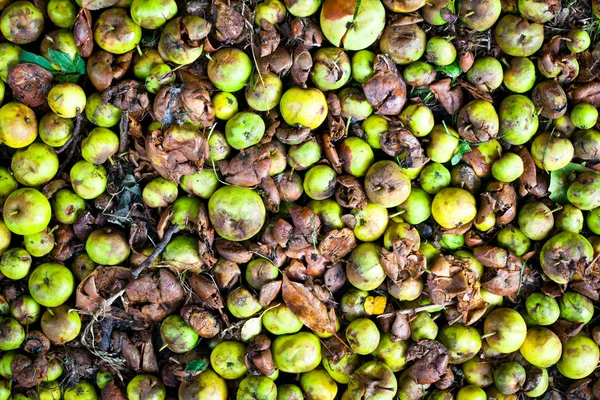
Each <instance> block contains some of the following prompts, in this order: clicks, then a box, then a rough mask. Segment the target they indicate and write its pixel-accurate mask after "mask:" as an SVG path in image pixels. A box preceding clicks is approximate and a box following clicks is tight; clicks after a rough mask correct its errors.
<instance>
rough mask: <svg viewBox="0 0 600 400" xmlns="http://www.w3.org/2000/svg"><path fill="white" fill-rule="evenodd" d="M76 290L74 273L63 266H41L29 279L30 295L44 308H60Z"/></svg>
mask: <svg viewBox="0 0 600 400" xmlns="http://www.w3.org/2000/svg"><path fill="white" fill-rule="evenodd" d="M74 289H75V278H74V277H73V273H72V272H71V271H70V270H69V269H68V268H67V267H65V266H64V265H62V264H58V263H45V264H41V265H39V266H38V267H37V268H36V269H34V270H33V272H32V273H31V276H30V277H29V293H30V294H31V297H33V299H34V300H35V301H37V302H38V303H40V304H41V305H43V306H44V307H58V306H60V305H61V304H63V303H64V302H65V301H67V300H68V299H69V297H70V296H71V294H72V293H73V290H74Z"/></svg>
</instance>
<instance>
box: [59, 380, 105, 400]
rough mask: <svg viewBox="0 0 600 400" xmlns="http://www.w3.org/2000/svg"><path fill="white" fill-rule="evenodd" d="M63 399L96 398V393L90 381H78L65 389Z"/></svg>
mask: <svg viewBox="0 0 600 400" xmlns="http://www.w3.org/2000/svg"><path fill="white" fill-rule="evenodd" d="M63 400H98V394H97V393H96V389H95V388H94V385H93V384H92V383H91V382H88V381H80V382H79V383H78V384H77V385H75V386H73V387H68V388H66V389H65V393H64V396H63Z"/></svg>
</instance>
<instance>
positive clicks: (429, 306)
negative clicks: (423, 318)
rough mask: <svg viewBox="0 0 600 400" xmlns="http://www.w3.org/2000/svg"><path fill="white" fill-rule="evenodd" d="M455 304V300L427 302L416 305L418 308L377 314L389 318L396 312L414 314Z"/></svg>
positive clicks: (379, 316)
mask: <svg viewBox="0 0 600 400" xmlns="http://www.w3.org/2000/svg"><path fill="white" fill-rule="evenodd" d="M453 304H455V303H454V302H453V301H447V302H445V303H442V304H427V305H426V306H421V307H416V308H410V309H407V310H398V311H394V312H390V313H385V314H380V315H378V316H377V318H388V317H393V316H394V315H396V313H398V314H414V313H418V312H421V311H429V310H434V309H436V308H440V307H442V308H446V307H448V306H451V305H453Z"/></svg>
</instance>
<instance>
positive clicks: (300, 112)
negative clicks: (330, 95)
mask: <svg viewBox="0 0 600 400" xmlns="http://www.w3.org/2000/svg"><path fill="white" fill-rule="evenodd" d="M279 110H280V112H281V116H282V117H283V119H284V120H285V122H287V123H288V125H291V126H296V127H300V126H303V127H306V128H309V129H311V130H313V129H317V128H318V127H319V126H321V124H322V123H323V122H324V121H325V119H326V118H327V111H328V108H327V99H326V98H325V95H324V94H323V92H321V91H320V90H319V89H314V88H309V89H302V88H299V87H293V88H290V89H288V90H287V91H286V92H285V93H284V94H283V96H281V101H280V102H279Z"/></svg>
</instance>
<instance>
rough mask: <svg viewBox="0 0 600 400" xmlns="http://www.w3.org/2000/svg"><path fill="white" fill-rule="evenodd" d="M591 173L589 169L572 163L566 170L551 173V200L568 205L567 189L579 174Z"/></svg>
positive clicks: (549, 189)
mask: <svg viewBox="0 0 600 400" xmlns="http://www.w3.org/2000/svg"><path fill="white" fill-rule="evenodd" d="M585 171H589V168H586V167H584V166H583V165H579V164H575V163H570V164H567V165H566V166H565V167H564V168H561V169H558V170H556V171H552V172H550V186H549V187H548V191H549V192H550V196H549V197H550V200H552V201H554V202H555V203H558V204H567V203H568V202H569V200H568V199H567V189H569V186H570V185H571V183H573V181H574V180H575V178H576V177H577V173H580V172H585Z"/></svg>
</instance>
